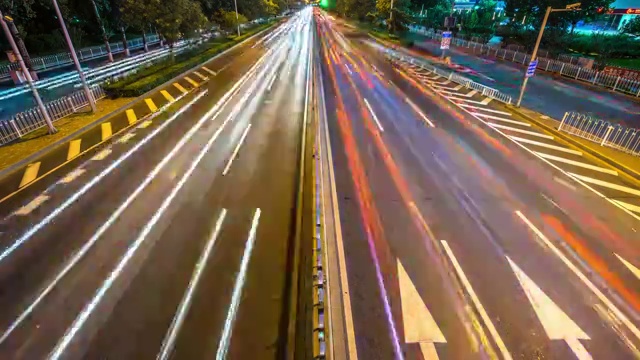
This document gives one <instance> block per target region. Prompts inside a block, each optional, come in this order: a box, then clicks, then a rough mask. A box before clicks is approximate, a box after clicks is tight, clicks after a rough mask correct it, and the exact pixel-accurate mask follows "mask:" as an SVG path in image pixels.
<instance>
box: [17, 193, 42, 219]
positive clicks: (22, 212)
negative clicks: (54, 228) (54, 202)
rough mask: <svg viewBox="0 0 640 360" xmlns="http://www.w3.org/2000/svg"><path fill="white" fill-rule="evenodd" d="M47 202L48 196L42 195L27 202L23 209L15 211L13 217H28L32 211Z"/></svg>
mask: <svg viewBox="0 0 640 360" xmlns="http://www.w3.org/2000/svg"><path fill="white" fill-rule="evenodd" d="M47 200H49V196H48V195H44V194H42V195H38V196H36V197H35V198H34V199H33V200H31V201H29V203H28V204H26V205H24V206H23V207H21V208H20V209H18V210H16V211H15V212H14V213H13V214H14V215H20V216H24V215H28V214H30V213H31V212H32V211H33V210H35V209H36V208H38V206H40V205H42V204H44V202H45V201H47Z"/></svg>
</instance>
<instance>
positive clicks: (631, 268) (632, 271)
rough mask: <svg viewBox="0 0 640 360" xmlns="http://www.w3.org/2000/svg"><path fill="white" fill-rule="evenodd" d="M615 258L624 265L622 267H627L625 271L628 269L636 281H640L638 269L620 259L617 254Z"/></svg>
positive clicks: (639, 270)
mask: <svg viewBox="0 0 640 360" xmlns="http://www.w3.org/2000/svg"><path fill="white" fill-rule="evenodd" d="M615 256H616V257H617V258H618V260H620V262H622V263H623V264H624V266H626V267H627V269H629V271H631V273H632V274H633V275H635V276H636V277H637V278H638V280H640V269H638V268H637V267H636V266H635V265H633V264H632V263H630V262H628V261H627V260H625V259H624V258H622V256H620V255H618V254H615Z"/></svg>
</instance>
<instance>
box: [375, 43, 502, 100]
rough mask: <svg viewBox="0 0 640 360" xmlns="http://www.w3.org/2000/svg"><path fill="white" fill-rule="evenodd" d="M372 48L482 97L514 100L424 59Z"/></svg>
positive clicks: (381, 48)
mask: <svg viewBox="0 0 640 360" xmlns="http://www.w3.org/2000/svg"><path fill="white" fill-rule="evenodd" d="M371 44H372V46H376V47H379V49H380V50H382V51H384V52H385V53H386V54H387V56H389V57H390V58H393V59H395V60H399V61H402V62H405V63H408V64H411V65H413V66H417V67H420V68H421V69H423V70H426V71H429V72H431V73H434V74H437V75H440V76H442V77H445V78H447V79H449V80H450V81H453V82H455V83H458V84H460V85H462V86H464V87H466V88H468V89H474V90H477V91H478V92H480V93H481V94H482V95H484V96H486V97H489V98H492V99H495V100H498V101H501V102H503V103H505V104H511V103H512V101H513V99H512V98H511V96H509V95H507V94H504V93H502V92H500V91H498V90H496V89H494V88H491V87H488V86H485V85H482V84H480V83H477V82H475V81H473V80H470V79H467V78H466V77H464V76H461V75H459V74H457V73H455V72H451V71H447V70H443V69H439V68H437V67H435V66H433V65H431V64H429V63H428V62H427V61H425V60H422V59H418V58H415V57H413V56H409V55H406V54H403V53H401V52H399V51H395V50H393V49H389V48H385V47H381V46H378V45H377V44H375V43H371Z"/></svg>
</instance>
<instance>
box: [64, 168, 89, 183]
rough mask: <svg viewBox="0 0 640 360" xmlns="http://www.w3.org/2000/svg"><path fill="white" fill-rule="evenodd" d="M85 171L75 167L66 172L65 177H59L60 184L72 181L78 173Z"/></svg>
mask: <svg viewBox="0 0 640 360" xmlns="http://www.w3.org/2000/svg"><path fill="white" fill-rule="evenodd" d="M85 172H86V170H85V169H83V168H77V169H75V170H73V171H72V172H70V173H68V174H67V175H65V177H63V178H62V179H60V183H61V184H68V183H70V182H72V181H73V180H75V179H77V178H78V177H79V176H80V175H82V174H84V173H85Z"/></svg>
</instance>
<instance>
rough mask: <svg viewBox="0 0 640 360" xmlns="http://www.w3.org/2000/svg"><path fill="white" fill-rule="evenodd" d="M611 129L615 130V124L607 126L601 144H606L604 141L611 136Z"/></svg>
mask: <svg viewBox="0 0 640 360" xmlns="http://www.w3.org/2000/svg"><path fill="white" fill-rule="evenodd" d="M611 131H613V126H611V125H609V127H608V128H607V132H606V133H605V134H604V138H603V139H602V142H601V143H600V145H601V146H604V143H605V142H606V141H607V139H608V138H609V135H610V134H611Z"/></svg>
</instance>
